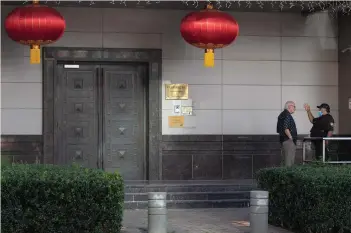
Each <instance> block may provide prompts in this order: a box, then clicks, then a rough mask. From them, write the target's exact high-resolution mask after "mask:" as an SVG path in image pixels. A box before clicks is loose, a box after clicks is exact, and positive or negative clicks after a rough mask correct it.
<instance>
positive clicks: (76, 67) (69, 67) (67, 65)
mask: <svg viewBox="0 0 351 233" xmlns="http://www.w3.org/2000/svg"><path fill="white" fill-rule="evenodd" d="M64 67H65V69H79V65H77V64H65V65H64Z"/></svg>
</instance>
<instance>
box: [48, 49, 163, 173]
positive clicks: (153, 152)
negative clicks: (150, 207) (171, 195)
mask: <svg viewBox="0 0 351 233" xmlns="http://www.w3.org/2000/svg"><path fill="white" fill-rule="evenodd" d="M58 61H68V62H78V61H80V62H96V63H97V62H101V63H104V62H114V63H118V62H129V63H133V62H136V63H147V64H148V68H149V75H148V76H149V85H148V87H149V90H148V94H149V96H148V97H149V98H148V102H147V105H148V109H149V115H148V120H149V122H148V124H147V125H148V129H146V130H148V142H147V153H146V155H145V156H146V159H144V160H145V161H146V163H145V165H146V166H145V165H144V167H145V168H146V177H145V179H146V180H161V179H162V150H161V138H162V111H161V109H162V108H161V107H162V93H161V92H162V51H161V50H160V49H109V48H64V47H45V48H44V49H43V152H44V153H43V154H44V163H47V164H54V163H55V161H56V159H57V158H55V156H54V127H55V122H54V106H55V98H54V85H55V84H54V75H55V68H56V64H57V63H58Z"/></svg>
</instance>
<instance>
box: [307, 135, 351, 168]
mask: <svg viewBox="0 0 351 233" xmlns="http://www.w3.org/2000/svg"><path fill="white" fill-rule="evenodd" d="M316 140H322V153H323V154H322V162H323V163H332V164H351V151H350V152H349V153H350V155H349V158H350V160H343V161H326V148H327V146H326V141H350V144H351V137H330V138H328V137H306V138H304V139H303V142H302V162H303V164H305V163H306V162H311V161H313V160H306V148H307V146H306V143H307V142H312V141H316Z"/></svg>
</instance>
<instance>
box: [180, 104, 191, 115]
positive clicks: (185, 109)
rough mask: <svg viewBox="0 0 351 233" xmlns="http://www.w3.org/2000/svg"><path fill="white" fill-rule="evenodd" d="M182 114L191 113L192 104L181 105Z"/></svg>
mask: <svg viewBox="0 0 351 233" xmlns="http://www.w3.org/2000/svg"><path fill="white" fill-rule="evenodd" d="M182 114H183V115H189V116H191V115H193V107H192V106H182Z"/></svg>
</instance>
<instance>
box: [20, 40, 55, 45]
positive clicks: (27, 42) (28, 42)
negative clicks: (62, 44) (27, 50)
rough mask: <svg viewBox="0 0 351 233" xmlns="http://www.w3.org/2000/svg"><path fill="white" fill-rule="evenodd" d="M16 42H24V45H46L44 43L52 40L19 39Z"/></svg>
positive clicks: (49, 42)
mask: <svg viewBox="0 0 351 233" xmlns="http://www.w3.org/2000/svg"><path fill="white" fill-rule="evenodd" d="M18 42H19V43H21V44H24V45H46V44H51V43H53V42H54V41H52V40H20V41H18Z"/></svg>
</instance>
